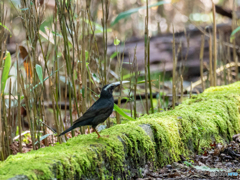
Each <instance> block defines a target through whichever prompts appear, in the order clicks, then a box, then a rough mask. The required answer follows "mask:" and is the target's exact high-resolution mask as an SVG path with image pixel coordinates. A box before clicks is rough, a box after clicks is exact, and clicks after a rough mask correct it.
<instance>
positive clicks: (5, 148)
mask: <svg viewBox="0 0 240 180" xmlns="http://www.w3.org/2000/svg"><path fill="white" fill-rule="evenodd" d="M2 102H3V103H2V104H3V107H2V110H3V129H2V142H3V157H4V159H6V158H7V156H8V148H9V144H8V142H9V141H8V140H7V136H8V132H7V126H6V121H7V120H6V119H7V118H6V106H5V97H4V93H2ZM5 136H6V137H5ZM5 141H7V142H6V143H5Z"/></svg>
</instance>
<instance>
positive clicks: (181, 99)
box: [180, 75, 183, 103]
mask: <svg viewBox="0 0 240 180" xmlns="http://www.w3.org/2000/svg"><path fill="white" fill-rule="evenodd" d="M182 101H183V77H182V75H181V98H180V103H182Z"/></svg>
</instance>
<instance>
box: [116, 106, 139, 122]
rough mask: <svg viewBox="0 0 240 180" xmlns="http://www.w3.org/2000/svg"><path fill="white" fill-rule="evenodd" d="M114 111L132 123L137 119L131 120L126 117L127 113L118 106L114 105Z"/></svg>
mask: <svg viewBox="0 0 240 180" xmlns="http://www.w3.org/2000/svg"><path fill="white" fill-rule="evenodd" d="M114 110H115V111H116V112H118V113H119V114H120V115H121V116H123V117H124V118H126V119H128V120H130V121H135V119H133V118H131V117H130V116H128V115H126V114H125V112H123V110H122V109H121V108H120V107H118V106H117V105H116V104H114Z"/></svg>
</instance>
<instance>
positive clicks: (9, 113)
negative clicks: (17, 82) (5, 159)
mask: <svg viewBox="0 0 240 180" xmlns="http://www.w3.org/2000/svg"><path fill="white" fill-rule="evenodd" d="M11 88H12V79H11V78H10V83H9V91H8V92H9V96H8V97H9V99H8V122H7V129H8V134H6V135H7V137H8V138H9V140H8V143H9V144H8V145H10V144H11V141H12V140H11V139H12V138H13V137H12V123H11V99H12V98H11ZM10 154H11V150H10V147H9V155H10Z"/></svg>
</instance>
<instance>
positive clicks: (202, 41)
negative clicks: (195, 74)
mask: <svg viewBox="0 0 240 180" xmlns="http://www.w3.org/2000/svg"><path fill="white" fill-rule="evenodd" d="M204 42H205V37H204V35H202V36H201V50H200V75H201V81H202V91H204V89H205V87H204V81H203V54H204Z"/></svg>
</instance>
